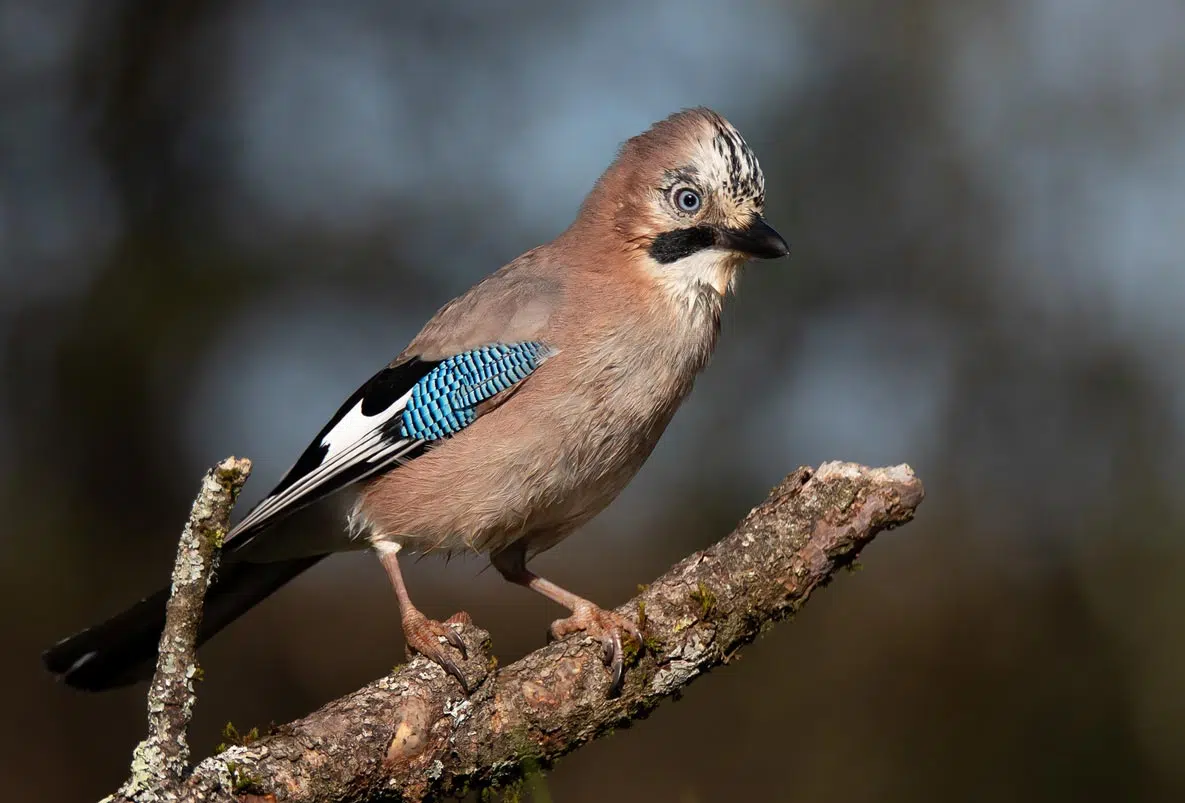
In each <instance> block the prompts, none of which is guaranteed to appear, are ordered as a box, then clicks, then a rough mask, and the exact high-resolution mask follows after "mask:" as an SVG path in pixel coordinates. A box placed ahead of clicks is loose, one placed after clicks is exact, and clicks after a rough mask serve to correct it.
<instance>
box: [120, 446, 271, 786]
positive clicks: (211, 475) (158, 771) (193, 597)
mask: <svg viewBox="0 0 1185 803" xmlns="http://www.w3.org/2000/svg"><path fill="white" fill-rule="evenodd" d="M250 472H251V461H250V460H247V459H245V458H244V459H239V458H234V457H228V458H227V459H226V460H223V461H222V462H221V463H219V464H218V465H217V466H215V467H214V468H212V469H210V470H209V471H208V472H206V476H205V477H204V478H203V479H202V487H201V490H199V491H198V495H197V499H195V500H194V502H193V509H192V510H190V513H189V521H187V522H186V523H185V529H184V530H183V531H182V533H181V543H180V545H179V546H178V547H177V560H176V562H175V563H174V564H173V585H172V591H171V592H170V594H169V602H168V605H167V607H166V608H165V628H164V630H163V631H162V632H161V638H160V647H159V649H158V652H157V659H156V672H155V674H154V675H153V677H152V684H151V685H150V686H149V687H148V738H146V739H145V740H144V741H142V742H140V744H139V745H137V747H136V749H135V751H134V752H133V753H132V767H131V776H130V777H129V778H128V780H127V782H126V783H125V784H124V785H123V786H122V787H120V790H119V792H118V793H116V796H115V798H116V799H117V800H118V799H123V800H134V801H138V803H144V802H145V801H158V800H170V799H172V798H171V797H170V795H175V794H176V790H177V789H178V787H179V785H180V783H181V781H182V780H183V779H184V778H185V775H186V773H187V772H188V771H189V743H188V741H187V740H186V731H187V729H188V728H189V718H190V716H192V714H193V705H194V702H195V695H194V691H193V679H194V676H195V675H196V674H197V673H198V666H197V658H196V655H195V647H194V644H195V642H196V641H197V635H198V628H199V627H200V626H201V623H202V605H203V603H204V602H205V599H206V589H207V588H209V586H210V577H211V575H213V574H214V570H215V568H217V566H218V553H219V549H220V547H221V546H222V539H223V537H224V536H225V535H226V532H227V528H228V522H229V521H230V512H231V510H232V509H233V508H234V505H235V499H236V498H237V497H238V495H239V491H240V490H242V488H243V483H245V482H246V481H247V475H248V474H249V473H250Z"/></svg>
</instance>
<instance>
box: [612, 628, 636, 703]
mask: <svg viewBox="0 0 1185 803" xmlns="http://www.w3.org/2000/svg"><path fill="white" fill-rule="evenodd" d="M638 643H639V644H641V640H639V642H638ZM608 657H609V660H608V661H605V666H607V667H609V674H610V675H611V676H612V680H611V681H610V682H609V696H610V697H616V696H617V695H619V694H621V687H622V685H623V684H624V683H625V650H623V649H622V648H621V631H620V630H615V631H613V638H612V639H611V640H610V642H609V656H608Z"/></svg>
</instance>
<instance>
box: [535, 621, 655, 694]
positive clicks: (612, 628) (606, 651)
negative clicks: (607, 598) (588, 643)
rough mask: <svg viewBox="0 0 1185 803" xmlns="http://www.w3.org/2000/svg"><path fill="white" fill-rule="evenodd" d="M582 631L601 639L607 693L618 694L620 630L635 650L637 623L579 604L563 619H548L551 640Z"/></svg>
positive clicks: (621, 660) (621, 679) (622, 661)
mask: <svg viewBox="0 0 1185 803" xmlns="http://www.w3.org/2000/svg"><path fill="white" fill-rule="evenodd" d="M580 632H583V633H585V634H586V635H589V636H592V637H593V638H596V639H598V640H599V641H600V642H601V660H602V661H603V662H604V664H605V666H606V667H607V668H608V669H609V675H610V682H609V696H610V697H616V696H617V695H619V694H620V693H621V689H622V686H623V685H624V682H625V650H624V648H623V646H622V638H621V637H622V633H625V634H626V635H627V636H628V637H629V638H631V639H633V640H634V642H635V643H637V645H638V649H639V650H642V649H644V642H643V641H642V633H641V631H639V630H638V626H637V625H635V624H634V623H633V622H631V621H630V620H629V619H627V618H626V617H624V616H621V615H620V614H617V613H613V612H612V611H606V610H603V609H601V608H598V607H596V606H595V605H592V604H591V603H590V604H588V605H587V606H585V605H581V606H579V607H577V608H576V609H575V610H574V611H572V615H571V616H569V617H568V618H567V619H559V620H557V621H555V622H552V624H551V628H550V630H549V631H548V633H549V635H550V636H551V638H553V639H561V638H563V637H564V636H567V635H570V634H572V633H580Z"/></svg>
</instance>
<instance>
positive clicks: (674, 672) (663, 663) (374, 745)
mask: <svg viewBox="0 0 1185 803" xmlns="http://www.w3.org/2000/svg"><path fill="white" fill-rule="evenodd" d="M922 496H923V490H922V484H921V482H920V481H919V480H918V479H917V478H916V477H915V476H914V474H913V472H912V470H911V469H910V468H909V467H908V466H896V467H893V468H880V469H870V468H865V467H863V466H858V465H855V464H851V463H827V464H824V465H823V466H820V467H819V469H818V470H817V471H814V470H812V469H809V468H801V469H799V470H798V471H796V472H794V473H793V474H791V475H790V476H789V477H787V478H786V479H785V480H784V481H783V482H782V483H781V484H780V485H778V486H777V487H776V488H774V489H773V491H772V492H771V493H770V496H769V498H768V499H767V500H766V501H765V502H764V503H763V504H762V505H760V506H759V507H757V508H755V509H754V510H753V511H752V512H750V513H749V515H748V516H746V517H745V519H744V520H743V521H742V522H741V523H740V524H739V525H738V526H737V528H736V530H735V531H734V532H733V533H732V534H731V535H729V536H728V537H726V538H724V539H723V540H721V541H719V542H718V543H716V544H715V545H714V546H712V547H710V548H709V549H707V550H704V551H703V552H699V553H696V554H694V555H692V556H690V557H688V558H686V559H684V560H683V561H681V562H679V563H678V564H676V565H675V566H674V567H673V568H672V569H671V570H670V571H668V572H667V573H666V574H664V575H663V576H662V577H660V578H658V579H657V580H656V581H654V582H653V583H651V584H650V586H649V587H647V588H646V589H645V590H644V591H643V592H642V593H641V594H639V595H638V596H637V597H636V598H635V599H633V600H631V601H630V602H629V603H627V604H626V605H624V606H622V607H621V608H619V609H618V611H619V612H620V613H623V614H626V615H628V616H631V617H635V618H636V619H637V620H639V624H640V625H641V626H642V629H643V632H644V633H645V635H646V645H645V649H644V650H643V651H642V652H641V653H640V654H637V655H634V656H631V661H630V665H629V668H628V670H627V672H626V679H625V686H624V689H623V691H622V693H621V694H620V696H617V697H614V698H610V697H608V696H607V691H608V689H609V674H608V672H607V671H606V669H605V667H604V665H603V664H602V662H601V654H600V648H599V646H598V645H597V644H596V643H594V642H593V640H591V639H588V638H581V637H571V638H568V639H565V640H563V641H560V642H558V643H555V644H551V645H548V646H546V647H543V648H541V649H539V650H536V651H535V652H533V653H531V654H530V655H527V656H526V657H524V658H523V659H522V660H520V661H517V662H515V663H514V664H512V665H510V666H508V667H505V668H503V669H496V668H495V666H494V662H493V661H492V660H490V659H489V658H488V656H487V655H486V653H485V651H484V650H483V649H482V646H483V644H486V643H487V634H486V633H485V632H484V631H482V630H480V629H478V628H477V627H474V626H473V625H471V624H468V623H465V624H461V625H460V633H461V635H462V638H464V640H465V642H466V644H467V645H468V647H469V654H470V659H469V661H468V662H466V663H465V664H464V665H463V670H464V672H465V673H466V675H467V677H468V678H469V680H470V685H471V687H474V688H475V689H476V690H475V691H474V693H473V694H472V695H470V696H468V697H466V696H465V695H464V693H463V692H462V691H461V688H460V686H459V685H458V684H457V682H456V681H455V680H453V679H452V678H450V677H449V676H447V675H445V673H444V672H443V671H442V670H441V669H440V668H439V667H437V666H435V665H433V664H431V663H429V662H428V661H426V660H425V659H422V658H417V659H416V660H414V661H412V662H411V663H410V664H409V665H407V666H406V667H403V668H401V669H400V670H398V671H396V672H394V673H393V674H391V675H389V676H387V677H384V678H382V679H380V680H377V681H375V682H373V683H371V684H370V685H368V686H366V687H365V688H362V689H360V690H358V691H356V692H354V693H353V694H350V695H348V696H346V697H343V698H341V699H339V700H336V701H334V702H332V703H329V704H328V705H326V706H325V707H324V708H322V709H320V710H319V711H317V712H315V713H313V714H310V715H309V716H307V717H305V718H304V719H301V720H298V721H296V722H292V723H290V724H288V725H284V726H282V727H280V728H279V729H277V730H276V731H275V732H274V733H271V734H269V735H268V736H266V737H264V738H261V739H259V740H257V741H255V742H253V743H251V744H246V745H239V746H235V747H231V748H229V749H228V750H226V751H224V752H223V753H220V754H219V755H216V756H213V757H211V758H208V759H206V760H205V761H203V762H201V763H200V764H199V765H198V766H197V767H196V768H195V769H194V771H193V773H192V774H191V775H190V776H189V777H188V778H186V779H185V780H184V781H183V782H182V783H180V784H178V785H175V786H174V787H173V788H171V789H170V790H168V794H169V795H171V796H169V797H163V798H161V799H177V800H186V801H232V800H236V799H237V800H239V801H247V800H282V801H308V802H309V803H312V802H313V801H317V802H318V803H326V802H327V801H373V800H380V799H382V800H416V801H418V800H431V799H439V798H443V797H449V796H454V795H458V794H461V793H463V792H464V791H466V790H473V789H485V788H490V787H494V786H500V785H505V784H509V783H513V782H515V781H516V780H518V779H519V778H521V777H522V775H523V774H524V773H525V772H529V771H530V770H531V769H533V768H537V767H546V766H547V765H548V764H550V763H551V762H552V761H554V760H555V759H557V758H559V757H560V756H562V755H564V754H565V753H569V752H571V751H572V750H575V749H576V748H578V747H579V746H581V745H582V744H584V743H585V742H588V741H590V740H592V739H595V738H597V737H598V736H601V735H603V734H606V733H609V732H610V731H612V730H613V729H614V728H618V727H623V726H625V725H628V724H629V723H631V722H633V721H634V720H637V719H639V718H642V717H645V716H646V715H647V714H648V713H649V712H650V711H651V710H653V709H654V707H655V706H657V705H658V704H659V703H660V702H662V701H663V700H664V699H667V698H669V697H671V696H673V695H676V694H677V693H679V692H680V691H681V690H682V689H683V688H684V687H685V686H687V685H688V684H689V683H691V682H692V681H693V680H695V678H697V677H699V676H700V675H702V674H703V673H705V672H707V671H708V670H710V669H711V668H712V667H714V666H718V665H720V664H722V663H727V662H728V661H729V659H730V658H731V657H733V656H734V655H735V654H736V652H737V650H738V649H739V648H740V647H741V646H743V645H744V644H747V643H748V642H750V641H752V640H753V639H754V638H755V637H756V636H757V635H758V634H759V633H760V632H761V631H762V630H764V629H766V628H768V627H769V626H770V625H772V624H773V623H774V622H775V621H778V620H779V619H783V618H785V617H786V616H788V615H790V614H792V613H794V612H795V611H796V610H798V608H799V607H801V606H802V604H803V603H804V602H805V601H806V599H807V598H808V597H809V596H810V594H811V592H813V591H814V590H815V589H816V588H818V587H819V586H820V585H822V584H824V583H826V582H827V581H828V580H829V579H830V578H831V576H832V575H833V574H834V573H835V572H836V570H837V569H839V568H841V567H842V566H844V565H845V564H848V563H850V562H851V561H852V560H853V559H854V558H855V557H856V555H857V553H858V552H859V551H860V549H861V548H862V547H863V546H865V545H866V544H867V543H868V542H870V541H871V540H872V538H873V537H874V536H875V535H876V534H877V533H878V532H880V531H882V530H885V529H889V528H892V527H895V526H898V525H901V524H904V523H905V522H907V521H909V520H910V519H911V518H912V517H913V514H914V510H915V508H916V507H917V505H918V504H919V503H920V502H921V501H922ZM162 643H163V642H162ZM154 688H155V687H154Z"/></svg>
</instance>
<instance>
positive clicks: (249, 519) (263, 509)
mask: <svg viewBox="0 0 1185 803" xmlns="http://www.w3.org/2000/svg"><path fill="white" fill-rule="evenodd" d="M553 353H554V352H553V350H552V349H551V348H550V347H548V346H546V345H545V344H544V343H543V342H541V341H538V340H528V341H524V342H517V343H492V344H488V345H483V346H479V347H477V348H471V349H467V350H465V351H461V352H459V353H457V354H454V355H452V356H450V357H447V358H444V359H438V360H431V359H422V358H420V357H418V356H417V357H410V358H406V359H403V360H401V361H398V362H396V363H394V364H392V365H390V366H388V367H387V368H384V369H383V370H382V371H379V372H378V373H377V374H375V375H374V376H373V377H371V378H370V380H369V381H367V382H366V384H364V385H363V386H362V387H360V388H358V390H356V391H355V392H354V394H353V395H351V396H350V398H349V399H347V400H346V402H345V404H343V405H342V406H341V409H339V410H338V411H337V413H336V414H335V415H334V416H333V418H332V419H330V421H329V423H328V424H326V425H325V427H324V428H323V429H322V430H321V432H319V433H318V434H317V437H316V439H314V440H313V442H312V443H311V444H310V445H309V447H308V448H307V449H305V451H304V454H302V455H301V456H300V459H299V460H297V461H296V464H295V465H294V466H293V467H292V468H291V469H289V471H288V473H287V474H285V475H284V478H283V479H282V480H280V484H279V485H277V486H276V487H275V489H274V490H273V491H272V492H271V493H270V494H268V495H267V496H266V497H265V498H264V499H263V500H262V501H261V502H260V503H259V504H258V505H256V506H255V508H254V509H253V510H252V511H251V512H250V513H248V514H247V516H246V518H244V519H243V520H242V521H241V522H239V524H238V525H236V526H235V528H234V529H233V530H231V532H230V534H229V535H227V538H226V544H227V548H228V549H230V550H233V551H237V550H239V549H242V548H243V547H245V546H246V545H247V544H249V543H250V542H251V541H252V540H253V539H254V538H255V536H256V535H257V534H258V533H259V532H260V531H261V530H263V529H264V528H265V527H267V526H268V525H270V524H272V523H274V522H275V521H276V520H277V519H279V518H280V517H282V516H285V515H287V514H289V513H291V512H293V511H294V510H297V509H298V508H301V507H304V506H305V505H308V504H311V503H313V502H315V501H317V500H318V499H321V498H323V497H325V496H328V495H329V494H331V493H333V492H335V491H338V490H340V489H342V488H344V487H346V486H347V485H350V484H352V483H355V482H358V481H359V480H362V479H365V478H366V477H369V476H371V475H373V474H376V473H378V472H380V471H383V470H384V469H387V468H390V467H392V466H393V465H396V464H398V463H400V462H406V461H408V460H411V459H413V458H415V457H416V456H417V455H419V454H420V453H422V452H423V450H424V449H425V448H426V445H427V444H428V443H429V442H430V441H434V440H440V439H441V438H447V437H450V436H452V435H454V434H456V433H457V432H460V431H461V430H462V429H464V428H465V427H467V426H469V424H471V423H473V421H474V420H476V418H477V415H478V411H477V408H478V405H480V404H481V403H482V402H485V401H487V400H489V399H491V398H493V397H494V396H496V395H497V394H499V393H501V392H502V391H504V390H507V389H509V388H511V387H513V386H514V385H517V384H518V383H519V382H521V381H522V380H523V379H525V378H526V377H527V376H528V375H529V374H530V373H531V372H532V371H534V370H535V369H536V368H538V367H539V366H540V365H541V364H542V363H543V361H544V360H546V359H547V358H548V357H550V356H551V355H552V354H553Z"/></svg>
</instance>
